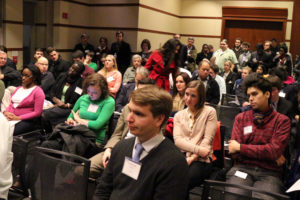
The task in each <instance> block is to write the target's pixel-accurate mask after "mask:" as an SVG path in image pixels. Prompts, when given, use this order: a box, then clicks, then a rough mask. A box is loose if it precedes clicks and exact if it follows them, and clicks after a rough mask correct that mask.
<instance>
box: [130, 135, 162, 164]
mask: <svg viewBox="0 0 300 200" xmlns="http://www.w3.org/2000/svg"><path fill="white" fill-rule="evenodd" d="M164 139H165V136H163V134H162V133H161V132H160V133H159V134H157V135H156V136H154V137H152V138H151V139H149V140H147V141H146V142H143V143H142V146H143V147H144V150H143V152H142V154H141V155H140V160H142V159H143V158H145V157H146V156H147V155H148V154H149V152H150V151H151V150H152V149H154V148H155V147H157V146H158V145H159V144H160V143H161V142H162V141H163V140H164ZM137 143H141V142H140V141H139V139H138V137H136V138H135V141H134V145H133V151H132V158H133V155H134V154H135V148H136V144H137Z"/></svg>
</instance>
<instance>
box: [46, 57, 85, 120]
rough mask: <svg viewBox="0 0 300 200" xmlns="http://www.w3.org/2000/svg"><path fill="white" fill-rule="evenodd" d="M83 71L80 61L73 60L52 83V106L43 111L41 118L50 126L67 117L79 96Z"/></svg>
mask: <svg viewBox="0 0 300 200" xmlns="http://www.w3.org/2000/svg"><path fill="white" fill-rule="evenodd" d="M83 71H84V65H83V64H82V63H81V62H75V63H73V64H72V66H71V67H70V69H69V71H68V73H62V74H61V75H60V76H59V77H58V78H57V80H56V83H55V84H54V85H53V87H52V89H51V93H50V98H51V100H52V103H53V104H54V106H53V107H52V108H49V109H46V110H44V111H43V118H44V119H45V120H47V121H49V122H50V124H51V125H52V126H56V125H57V124H59V123H62V122H64V121H65V120H66V119H67V117H68V116H69V114H70V112H71V109H72V108H73V106H74V104H75V103H76V101H77V99H78V98H79V97H80V96H81V94H82V82H83V79H82V77H81V74H82V73H83Z"/></svg>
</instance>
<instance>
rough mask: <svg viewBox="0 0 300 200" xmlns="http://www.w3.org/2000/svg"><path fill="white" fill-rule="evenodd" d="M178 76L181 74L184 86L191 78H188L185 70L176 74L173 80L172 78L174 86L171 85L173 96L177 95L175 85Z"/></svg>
mask: <svg viewBox="0 0 300 200" xmlns="http://www.w3.org/2000/svg"><path fill="white" fill-rule="evenodd" d="M178 76H181V77H182V79H183V81H184V82H185V88H186V87H187V85H188V84H189V82H190V81H191V78H190V76H189V75H188V74H187V73H185V72H180V73H179V74H178V75H177V76H176V78H175V80H173V82H174V86H173V94H172V96H173V97H175V96H176V95H177V93H178V90H177V87H176V79H177V77H178Z"/></svg>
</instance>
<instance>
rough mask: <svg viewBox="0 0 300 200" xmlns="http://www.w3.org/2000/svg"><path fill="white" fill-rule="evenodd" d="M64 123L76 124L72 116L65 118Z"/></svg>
mask: <svg viewBox="0 0 300 200" xmlns="http://www.w3.org/2000/svg"><path fill="white" fill-rule="evenodd" d="M65 123H66V124H68V125H73V126H74V125H75V124H76V122H75V121H74V120H73V119H72V118H69V119H67V121H65Z"/></svg>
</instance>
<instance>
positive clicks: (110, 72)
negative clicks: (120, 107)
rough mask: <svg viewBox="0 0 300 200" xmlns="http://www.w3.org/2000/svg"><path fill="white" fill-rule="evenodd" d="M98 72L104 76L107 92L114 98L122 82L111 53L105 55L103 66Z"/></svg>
mask: <svg viewBox="0 0 300 200" xmlns="http://www.w3.org/2000/svg"><path fill="white" fill-rule="evenodd" d="M98 73H99V74H101V75H102V76H104V77H105V78H106V81H107V84H108V89H109V94H110V95H111V96H112V97H114V98H116V94H117V93H118V91H119V89H120V87H121V84H122V74H121V73H120V72H119V70H118V65H117V61H116V58H115V57H114V56H113V55H111V54H109V55H107V56H106V58H105V64H104V67H103V68H102V69H101V70H100V71H99V72H98Z"/></svg>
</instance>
